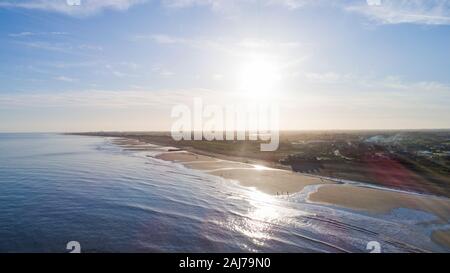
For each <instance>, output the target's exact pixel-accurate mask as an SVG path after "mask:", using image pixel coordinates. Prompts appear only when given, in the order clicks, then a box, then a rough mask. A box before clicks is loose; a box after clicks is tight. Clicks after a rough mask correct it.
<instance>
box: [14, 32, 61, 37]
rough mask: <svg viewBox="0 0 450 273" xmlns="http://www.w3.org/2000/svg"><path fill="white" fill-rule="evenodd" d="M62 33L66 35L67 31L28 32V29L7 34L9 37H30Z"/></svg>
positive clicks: (59, 34)
mask: <svg viewBox="0 0 450 273" xmlns="http://www.w3.org/2000/svg"><path fill="white" fill-rule="evenodd" d="M63 35H68V33H67V32H58V31H53V32H30V31H23V32H19V33H10V34H8V36H9V37H14V38H17V37H30V36H63Z"/></svg>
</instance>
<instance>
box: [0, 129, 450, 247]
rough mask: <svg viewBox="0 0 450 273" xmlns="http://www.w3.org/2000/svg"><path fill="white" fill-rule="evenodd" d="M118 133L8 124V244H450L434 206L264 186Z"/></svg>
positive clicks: (0, 171)
mask: <svg viewBox="0 0 450 273" xmlns="http://www.w3.org/2000/svg"><path fill="white" fill-rule="evenodd" d="M112 140H113V139H111V138H104V137H91V136H74V135H63V134H0V252H56V253H66V252H71V251H73V250H74V247H73V245H74V242H75V245H76V246H77V247H76V248H77V250H78V251H81V252H106V253H109V252H120V253H122V252H201V253H209V252H245V253H252V252H263V253H264V252H448V251H449V249H446V248H444V247H443V246H440V245H438V244H436V243H435V242H433V241H432V240H431V239H430V238H431V236H430V235H431V232H432V231H433V230H435V229H436V228H445V227H436V226H433V225H430V224H428V223H432V222H433V221H434V220H435V219H436V217H435V216H434V215H432V214H429V213H425V212H421V211H415V210H409V209H402V208H399V209H396V210H394V211H392V212H390V213H389V214H386V215H374V214H370V213H367V212H364V211H355V210H350V209H345V208H340V207H336V206H331V205H323V204H314V203H311V202H309V201H308V193H309V192H312V191H314V190H315V188H314V187H315V186H309V187H306V188H305V189H304V190H303V191H302V192H300V193H297V194H292V195H289V196H288V195H286V196H272V195H267V194H264V193H262V192H259V191H258V190H257V189H254V188H248V187H243V186H240V185H239V183H238V182H237V181H231V180H226V179H223V178H220V177H216V176H212V175H209V174H206V173H203V172H201V171H198V170H192V169H188V168H185V167H184V166H182V165H180V164H176V163H172V162H167V161H162V160H159V159H156V158H153V157H152V155H154V154H152V152H147V151H127V150H124V149H122V148H121V147H119V146H117V145H115V144H113V142H112ZM153 153H154V152H153Z"/></svg>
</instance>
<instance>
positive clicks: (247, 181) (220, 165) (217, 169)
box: [155, 152, 333, 195]
mask: <svg viewBox="0 0 450 273" xmlns="http://www.w3.org/2000/svg"><path fill="white" fill-rule="evenodd" d="M155 157H156V158H158V159H162V160H168V161H172V162H178V163H181V164H183V165H184V166H186V167H187V168H191V169H196V170H200V171H204V172H206V173H209V174H212V175H217V176H220V177H223V178H225V179H232V180H236V181H238V182H239V183H240V184H241V185H243V186H246V187H254V188H257V189H258V190H260V191H262V192H264V193H268V194H272V195H277V194H280V195H281V194H290V193H295V192H299V191H301V190H302V189H303V188H304V187H305V186H307V185H315V184H327V183H333V182H332V181H330V180H325V179H321V178H317V177H311V176H306V175H302V174H299V173H294V172H291V171H286V170H279V169H272V168H267V167H264V166H260V165H252V164H247V163H241V162H233V161H228V160H221V159H216V158H213V157H209V156H203V155H197V154H193V153H189V152H172V153H163V154H160V155H158V156H155Z"/></svg>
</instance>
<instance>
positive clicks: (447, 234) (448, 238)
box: [431, 230, 450, 247]
mask: <svg viewBox="0 0 450 273" xmlns="http://www.w3.org/2000/svg"><path fill="white" fill-rule="evenodd" d="M431 240H433V241H434V242H435V243H437V244H440V245H444V246H447V247H450V230H439V231H435V232H433V233H432V234H431Z"/></svg>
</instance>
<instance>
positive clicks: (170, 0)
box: [162, 0, 318, 10]
mask: <svg viewBox="0 0 450 273" xmlns="http://www.w3.org/2000/svg"><path fill="white" fill-rule="evenodd" d="M162 2H163V4H164V5H165V6H166V7H169V8H188V7H192V6H207V7H210V8H211V9H213V10H230V9H233V8H236V7H238V6H242V5H246V4H253V5H255V4H256V5H260V6H271V5H278V6H284V7H287V8H289V9H297V8H300V7H303V6H305V5H307V4H312V3H315V2H318V0H163V1H162Z"/></svg>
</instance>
